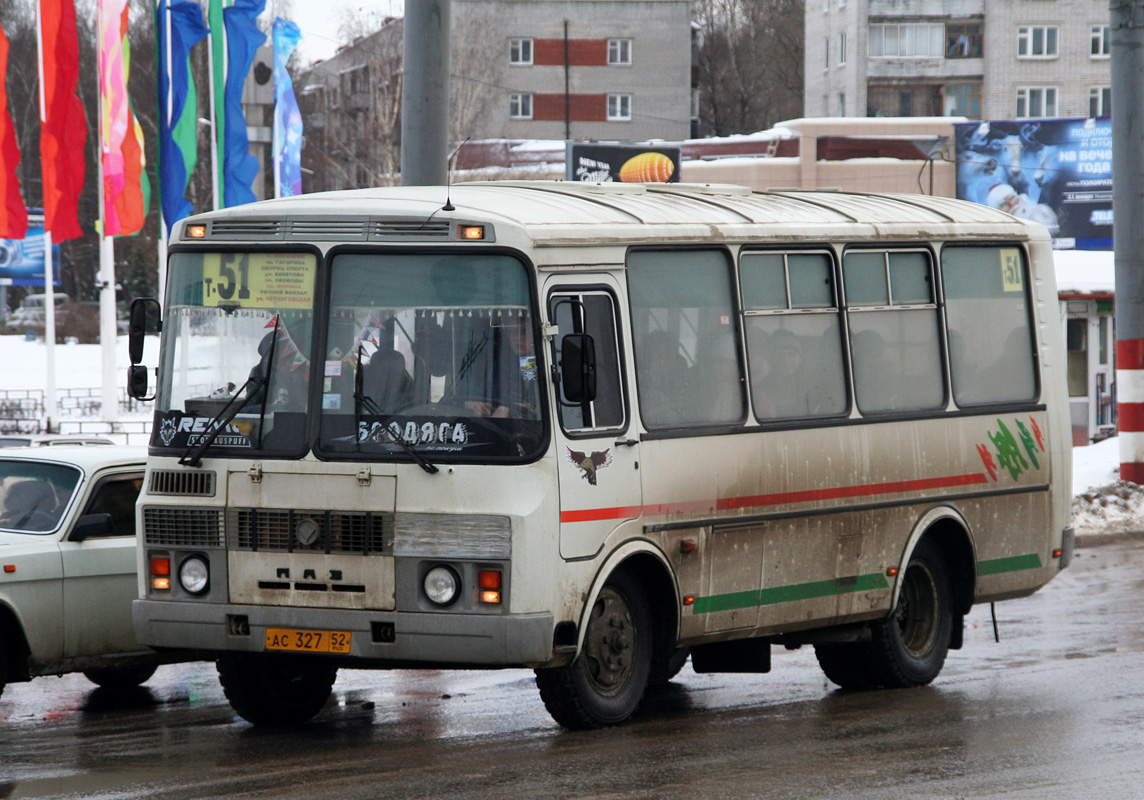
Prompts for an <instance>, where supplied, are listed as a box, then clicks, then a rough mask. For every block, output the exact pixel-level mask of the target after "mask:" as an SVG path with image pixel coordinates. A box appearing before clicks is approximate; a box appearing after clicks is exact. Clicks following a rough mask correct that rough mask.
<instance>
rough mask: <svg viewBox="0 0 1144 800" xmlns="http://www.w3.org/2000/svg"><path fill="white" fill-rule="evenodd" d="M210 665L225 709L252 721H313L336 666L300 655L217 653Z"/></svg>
mask: <svg viewBox="0 0 1144 800" xmlns="http://www.w3.org/2000/svg"><path fill="white" fill-rule="evenodd" d="M216 666H217V669H218V677H219V682H220V683H222V690H223V694H225V695H226V699H227V700H228V701H229V702H230V705H231V707H232V708H234V710H235V711H236V712H237V713H238V715H239V716H240V717H242V718H243V719H245V720H246V721H247V722H251V723H254V724H255V725H297V724H300V723H303V722H306V721H308V720H310V719H313V717H314V715H315V714H317V713H318V712H319V711H321V710H322V706H324V705H325V704H326V701H327V700H329V699H330V692H331V691H333V688H334V681H335V680H336V679H337V676H338V668H337V667H335V666H331V665H330V664H328V663H326V662H324V661H322V660H320V659H315V658H308V657H306V656H286V655H277V654H269V653H223V654H222V655H220V656H219V658H218V662H217V665H216Z"/></svg>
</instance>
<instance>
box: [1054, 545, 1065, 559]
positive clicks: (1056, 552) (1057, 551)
mask: <svg viewBox="0 0 1144 800" xmlns="http://www.w3.org/2000/svg"><path fill="white" fill-rule="evenodd" d="M1062 555H1064V550H1061V548H1059V547H1058V548H1056V549H1055V550H1053V558H1060V557H1061V556H1062Z"/></svg>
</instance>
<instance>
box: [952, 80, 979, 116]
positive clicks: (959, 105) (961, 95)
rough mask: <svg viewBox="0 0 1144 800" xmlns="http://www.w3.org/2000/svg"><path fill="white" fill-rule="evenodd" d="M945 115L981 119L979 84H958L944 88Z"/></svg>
mask: <svg viewBox="0 0 1144 800" xmlns="http://www.w3.org/2000/svg"><path fill="white" fill-rule="evenodd" d="M944 110H945V115H946V116H947V117H969V118H970V119H981V84H980V83H958V84H953V85H951V86H946V87H945V108H944Z"/></svg>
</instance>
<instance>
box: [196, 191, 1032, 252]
mask: <svg viewBox="0 0 1144 800" xmlns="http://www.w3.org/2000/svg"><path fill="white" fill-rule="evenodd" d="M447 205H451V206H452V208H447V207H446V206H447ZM411 216H412V217H420V216H424V222H422V223H419V225H418V226H414V227H403V228H397V227H394V228H392V229H391V228H387V227H386V225H385V224H384V221H386V220H389V221H397V220H405V221H406V226H408V220H409V217H411ZM450 220H466V221H475V222H480V221H488V222H492V223H493V224H494V225H496V224H498V223H507V224H508V225H510V226H515V227H519V228H520V229H522V232H523V233H524V234H525V235H526V236H527V237H528V238H529V239H530V240H531V241H532V243H533V244H534V245H536V246H545V245H549V246H551V245H564V246H568V245H576V244H581V245H582V244H590V243H595V244H599V243H605V242H606V243H611V244H620V243H623V242H637V241H639V242H645V241H647V240H648V239H649V238H653V239H656V240H661V241H682V240H685V239H687V240H696V239H700V240H702V239H709V238H712V237H718V238H720V239H722V240H727V241H750V240H759V239H789V238H800V237H822V236H824V235H826V234H827V232H829V233H830V234H831V235H834V236H838V235H841V236H846V237H851V238H874V237H878V238H884V237H887V236H895V235H900V236H903V237H909V238H917V237H918V235H919V233H920V234H921V235H929V236H932V237H934V238H941V237H943V236H946V235H950V234H954V233H955V232H956V234H957V235H958V236H961V237H964V236H966V235H974V236H982V237H990V238H991V237H1009V238H1020V239H1024V238H1027V237H1028V238H1034V239H1045V240H1047V239H1048V233H1047V231H1045V229H1044V228H1043V227H1042V226H1040V225H1037V224H1036V223H1029V222H1026V221H1025V220H1021V219H1017V218H1016V217H1013V216H1011V215H1009V214H1006V213H1004V212H1002V211H999V210H997V209H994V208H991V207H989V206H984V205H980V204H977V203H969V202H965V201H961V200H954V199H952V198H948V197H934V196H930V195H923V194H872V193H865V194H856V193H843V192H822V191H819V192H808V191H798V190H788V189H781V190H771V191H767V192H753V191H751V190H750V189H748V188H747V187H743V186H732V185H708V184H680V183H672V184H622V183H601V184H593V183H578V182H562V181H497V182H484V183H462V184H455V185H453V186H451V187H444V186H396V187H381V188H374V189H355V190H347V191H339V192H322V193H316V194H307V195H301V196H298V197H291V198H282V199H278V200H268V201H262V202H259V203H252V204H248V205H243V206H236V207H233V208H229V209H224V210H220V211H215V212H210V213H206V214H199V215H197V216H195V217H189V218H187V219H185V220H183V221H182V225H183V226H185V225H187V224H190V223H195V222H200V223H201V222H209V223H210V226H209V233H208V235H207V236H206V238H207V239H211V240H216V241H238V240H247V241H250V240H254V241H319V242H334V241H339V242H373V241H377V242H382V241H393V240H394V239H395V235H396V234H399V236H397V237H396V238H399V239H400V240H401V241H408V242H417V241H426V242H431V241H434V240H438V241H439V240H441V239H444V238H447V237H448V235H449V221H450ZM379 221H381V222H382V224H381V225H379V224H378V222H379ZM299 223H302V224H299ZM585 226H592V227H593V231H592V233H591V241H588V240H586V237H585V234H586V231H585ZM601 228H603V229H605V230H601ZM182 230H183V229H179V230H177V232H176V236H175V237H174V238H175V239H176V241H179V240H182V241H186V240H187V239H186V237H185V236H183V235H182Z"/></svg>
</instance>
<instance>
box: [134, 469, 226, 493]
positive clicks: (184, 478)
mask: <svg viewBox="0 0 1144 800" xmlns="http://www.w3.org/2000/svg"><path fill="white" fill-rule="evenodd" d="M147 493H148V494H173V495H198V496H200V497H214V493H215V473H213V472H204V471H202V470H195V471H191V470H166V469H157V470H153V471H152V472H151V481H150V483H149V484H148V486H147Z"/></svg>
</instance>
